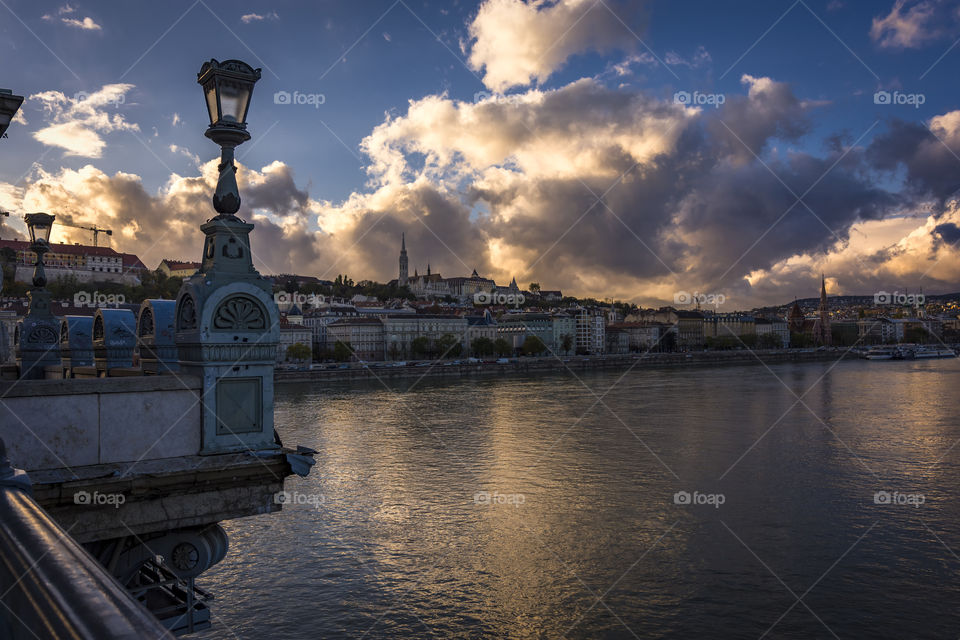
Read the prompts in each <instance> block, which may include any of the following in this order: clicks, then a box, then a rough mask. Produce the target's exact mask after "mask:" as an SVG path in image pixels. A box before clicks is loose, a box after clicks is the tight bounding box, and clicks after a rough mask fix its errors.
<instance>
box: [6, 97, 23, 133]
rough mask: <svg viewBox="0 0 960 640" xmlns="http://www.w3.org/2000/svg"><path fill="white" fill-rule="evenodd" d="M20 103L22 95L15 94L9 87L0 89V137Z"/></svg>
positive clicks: (21, 102) (15, 113)
mask: <svg viewBox="0 0 960 640" xmlns="http://www.w3.org/2000/svg"><path fill="white" fill-rule="evenodd" d="M21 104H23V96H15V95H13V91H10V90H9V89H0V138H2V137H3V134H4V133H6V131H7V127H9V126H10V121H11V120H13V116H15V115H17V110H18V109H19V108H20V105H21Z"/></svg>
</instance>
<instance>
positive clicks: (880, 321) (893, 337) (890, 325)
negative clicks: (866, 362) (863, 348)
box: [857, 317, 904, 344]
mask: <svg viewBox="0 0 960 640" xmlns="http://www.w3.org/2000/svg"><path fill="white" fill-rule="evenodd" d="M903 329H904V325H903V323H900V322H893V321H892V320H891V319H890V318H884V317H877V318H863V319H861V320H859V321H857V330H858V333H859V335H860V343H861V344H888V343H893V342H900V341H901V340H903Z"/></svg>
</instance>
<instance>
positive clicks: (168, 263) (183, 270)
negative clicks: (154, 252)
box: [157, 258, 200, 278]
mask: <svg viewBox="0 0 960 640" xmlns="http://www.w3.org/2000/svg"><path fill="white" fill-rule="evenodd" d="M199 268H200V263H199V262H184V261H182V260H169V259H167V258H164V259H163V260H161V261H160V266H158V267H157V269H158V270H159V271H160V273H162V274H163V275H165V276H167V277H168V278H189V277H190V276H192V275H193V274H194V273H196V272H197V269H199Z"/></svg>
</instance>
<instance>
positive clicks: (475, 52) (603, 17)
mask: <svg viewBox="0 0 960 640" xmlns="http://www.w3.org/2000/svg"><path fill="white" fill-rule="evenodd" d="M638 8H639V3H638V2H635V1H633V0H630V1H627V2H613V1H612V0H610V2H599V3H598V2H595V0H558V1H557V2H553V3H547V2H543V1H540V0H486V1H485V2H484V3H483V4H482V5H481V6H480V9H479V10H478V11H477V15H476V17H475V18H474V19H473V21H472V22H471V24H470V27H469V32H470V41H471V42H470V47H469V48H470V55H469V64H470V66H471V67H472V68H473V69H474V70H476V71H483V82H484V84H485V85H486V86H487V87H488V88H490V89H493V90H495V91H504V90H506V89H509V88H510V87H515V86H524V85H528V84H530V83H531V82H534V81H536V82H543V81H544V80H546V79H547V78H548V77H549V76H550V74H552V73H553V72H554V71H556V70H557V69H559V68H560V67H561V66H563V64H564V63H565V62H566V60H567V59H568V58H570V56H572V55H574V54H577V53H582V52H585V51H600V52H604V51H612V50H630V49H632V48H633V47H634V46H635V45H636V44H637V39H636V36H635V35H634V33H632V32H631V31H633V32H636V31H637V29H638V27H637V26H636V23H637V15H638V13H639V12H638ZM627 25H631V26H629V27H628V26H627Z"/></svg>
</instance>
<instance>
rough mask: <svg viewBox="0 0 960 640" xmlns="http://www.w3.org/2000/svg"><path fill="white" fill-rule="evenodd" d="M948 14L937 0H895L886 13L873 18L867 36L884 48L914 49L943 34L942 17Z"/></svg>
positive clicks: (947, 17)
mask: <svg viewBox="0 0 960 640" xmlns="http://www.w3.org/2000/svg"><path fill="white" fill-rule="evenodd" d="M955 17H956V16H953V19H955ZM949 18H950V16H949V15H948V12H947V11H946V10H945V7H944V6H943V3H941V2H938V1H937V0H920V1H919V2H914V1H910V2H908V0H897V1H896V2H895V3H894V5H893V8H892V9H891V10H890V13H889V14H887V15H886V16H885V17H883V18H880V17H876V18H874V19H873V24H872V25H871V27H870V38H871V39H872V40H873V41H874V42H876V43H877V45H879V46H880V47H883V48H887V49H904V48H907V49H909V48H913V49H916V48H919V47H921V46H923V45H924V44H926V43H928V42H930V41H932V40H936V39H937V38H940V37H941V36H943V35H944V33H945V32H944V19H949Z"/></svg>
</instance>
